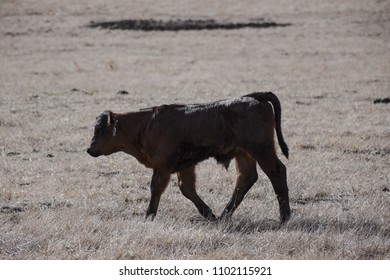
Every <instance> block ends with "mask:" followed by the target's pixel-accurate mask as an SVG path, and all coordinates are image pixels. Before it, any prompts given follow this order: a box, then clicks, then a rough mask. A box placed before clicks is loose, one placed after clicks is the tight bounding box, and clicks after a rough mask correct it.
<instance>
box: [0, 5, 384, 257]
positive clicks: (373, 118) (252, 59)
mask: <svg viewBox="0 0 390 280" xmlns="http://www.w3.org/2000/svg"><path fill="white" fill-rule="evenodd" d="M228 2H229V3H224V4H221V2H220V1H185V3H184V2H183V4H182V5H181V6H178V5H176V4H174V1H164V4H162V2H161V4H160V2H158V3H156V1H115V4H114V3H113V2H112V1H105V0H99V1H2V3H1V4H0V37H1V40H0V50H1V52H0V57H1V64H0V65H1V66H0V112H1V114H0V139H1V141H0V155H1V156H0V172H1V176H0V259H389V258H390V226H389V225H390V191H389V189H390V186H389V180H390V178H389V175H388V173H389V164H390V142H389V139H390V126H389V123H390V114H389V105H388V104H385V103H379V104H377V103H375V104H374V100H376V99H379V98H381V99H384V98H387V97H389V95H390V80H389V77H390V63H389V61H390V47H389V38H390V33H389V30H390V20H389V16H388V15H389V14H390V9H389V4H388V2H387V1H363V0H361V1H343V2H342V4H340V1H330V0H329V1H307V0H300V1H293V3H292V1H287V2H286V3H285V2H284V1H276V2H275V1H251V0H247V1H228ZM149 18H155V19H163V20H171V19H205V20H207V19H213V20H217V21H231V22H246V21H250V20H253V19H259V18H263V19H266V20H270V21H274V22H279V23H291V25H290V26H286V27H278V28H268V29H250V28H247V29H237V30H211V31H207V30H202V31H181V32H156V31H151V32H142V31H120V30H116V31H107V30H101V29H90V28H88V27H87V25H88V24H89V23H90V22H91V21H105V20H107V21H109V20H121V19H149ZM120 90H126V91H127V92H129V94H128V95H122V94H117V92H118V91H120ZM268 90H270V91H273V92H275V93H276V94H277V95H278V96H279V98H280V99H281V102H282V109H283V116H282V122H283V123H282V126H283V131H284V135H285V139H286V142H287V143H288V144H289V147H290V150H291V159H290V160H288V161H287V160H283V161H284V162H285V163H286V165H287V168H288V176H289V177H288V182H289V187H290V194H291V204H292V209H293V215H292V219H291V221H290V222H289V223H287V224H286V225H285V226H283V227H280V226H279V224H278V222H277V220H278V218H279V217H278V212H277V204H276V198H275V195H274V193H273V191H272V187H271V185H270V183H269V181H268V180H267V179H266V178H265V176H264V175H263V174H262V175H261V176H260V179H259V181H258V182H257V183H256V184H255V186H254V187H253V189H252V190H251V191H250V192H249V193H248V195H247V197H246V198H245V200H244V202H243V204H242V205H241V206H240V207H239V208H238V210H237V211H236V213H235V214H234V216H233V217H232V220H231V221H229V222H226V223H223V224H218V225H216V224H212V223H208V222H206V221H204V220H203V219H202V218H200V216H199V214H198V213H197V211H196V209H195V207H194V206H193V205H192V203H191V202H190V201H188V200H187V199H185V198H184V197H183V196H182V195H181V194H180V192H179V190H178V188H177V185H176V177H175V176H172V182H171V183H170V186H169V187H168V189H167V191H166V193H164V195H163V197H162V201H161V204H160V209H159V213H158V216H157V217H156V219H155V220H154V221H153V222H151V221H144V213H145V211H146V207H147V204H148V199H149V188H148V185H149V182H150V177H151V171H150V170H147V169H146V168H144V167H143V166H141V165H140V164H138V163H137V162H136V161H135V160H134V159H133V158H130V157H129V156H127V155H125V154H116V155H113V156H110V157H106V158H99V159H94V158H92V157H90V156H88V155H87V153H86V152H85V149H86V147H87V146H88V144H89V140H90V137H91V136H92V129H93V124H94V120H95V117H96V116H97V115H98V114H100V113H101V112H102V111H103V110H105V109H111V110H113V111H119V112H124V111H130V110H135V109H138V108H141V107H146V106H152V105H157V104H162V103H173V102H179V101H180V102H207V101H212V100H217V99H224V98H229V97H234V96H239V95H241V94H245V93H249V92H252V91H268ZM197 170H198V185H199V188H198V189H199V193H200V195H201V196H202V197H203V198H204V199H205V201H206V202H207V203H208V204H209V205H210V206H211V207H212V209H213V210H214V212H215V213H216V214H220V213H221V211H222V209H223V207H224V206H225V204H226V203H227V201H228V200H229V197H230V195H231V193H232V191H233V186H234V177H235V174H234V166H231V168H230V169H229V171H228V172H226V171H225V170H224V169H223V168H222V167H220V166H217V165H216V163H215V162H214V161H211V160H210V161H206V162H204V163H202V164H201V165H199V166H198V169H197Z"/></svg>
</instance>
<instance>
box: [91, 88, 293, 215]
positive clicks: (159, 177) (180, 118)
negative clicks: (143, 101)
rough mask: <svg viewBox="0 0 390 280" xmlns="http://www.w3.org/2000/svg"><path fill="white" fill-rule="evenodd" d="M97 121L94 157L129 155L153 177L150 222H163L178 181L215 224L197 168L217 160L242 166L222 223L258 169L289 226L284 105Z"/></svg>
mask: <svg viewBox="0 0 390 280" xmlns="http://www.w3.org/2000/svg"><path fill="white" fill-rule="evenodd" d="M97 120H98V121H97V123H96V126H95V134H94V137H93V139H92V143H91V146H90V147H89V148H88V153H89V154H90V155H92V156H95V157H96V156H100V155H109V154H112V153H114V152H119V151H123V152H125V153H128V154H130V155H132V156H134V157H135V158H136V159H137V160H138V161H139V162H141V163H142V164H144V165H145V166H146V167H149V168H152V169H153V177H152V181H151V201H150V204H149V207H148V210H147V216H152V217H154V216H155V215H156V213H157V208H158V204H159V200H160V196H161V194H162V193H163V191H164V190H165V188H166V186H167V184H168V182H169V178H170V174H172V173H177V175H178V179H179V187H180V190H181V191H182V193H183V195H184V196H185V197H187V198H188V199H190V200H191V201H192V202H193V203H194V204H195V206H196V207H197V209H198V210H199V212H200V213H201V214H202V215H203V216H204V217H205V218H208V219H210V220H215V219H216V217H215V215H214V214H213V212H212V210H211V209H210V208H209V207H208V206H207V205H206V204H205V203H204V202H203V200H202V199H201V198H200V197H199V196H198V195H197V193H196V190H195V180H196V179H195V165H196V164H197V163H199V162H201V161H203V160H205V159H207V158H210V157H214V158H215V159H216V160H217V162H218V163H221V164H223V165H224V166H225V167H226V168H227V167H228V166H229V163H230V161H231V160H232V159H233V158H235V160H236V170H237V182H236V188H235V191H234V193H233V196H232V198H231V200H230V202H229V203H228V204H227V206H226V208H225V210H224V211H223V213H222V215H221V218H227V217H230V216H231V215H232V214H233V212H234V210H235V209H236V208H237V207H238V205H239V204H240V203H241V201H242V200H243V198H244V196H245V194H246V193H247V191H248V190H249V189H250V188H251V187H252V185H253V184H254V183H255V182H256V180H257V171H256V162H257V163H258V164H259V165H260V167H261V168H262V170H263V171H264V172H265V174H266V175H267V176H268V178H269V179H270V180H271V183H272V185H273V187H274V190H275V193H276V196H277V199H278V202H279V210H280V215H281V221H282V222H285V221H287V220H288V219H289V217H290V206H289V197H288V188H287V181H286V168H285V166H284V164H283V163H282V162H281V161H280V160H279V159H278V157H277V155H276V151H275V145H274V130H275V131H276V135H277V139H278V142H279V145H280V147H281V150H282V152H283V154H284V155H285V156H286V157H288V147H287V145H286V143H285V142H284V139H283V135H282V130H281V108H280V103H279V100H278V98H277V97H276V96H275V95H274V94H273V93H271V92H265V93H252V94H248V95H244V96H242V97H239V98H236V99H231V100H222V101H217V102H212V103H206V104H192V105H181V104H172V105H162V106H156V107H151V108H146V109H141V110H140V111H138V112H130V113H126V114H114V113H112V112H109V111H108V112H104V113H103V114H102V115H101V116H100V117H98V119H97Z"/></svg>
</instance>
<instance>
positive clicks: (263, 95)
mask: <svg viewBox="0 0 390 280" xmlns="http://www.w3.org/2000/svg"><path fill="white" fill-rule="evenodd" d="M245 96H247V97H252V98H254V99H256V100H257V101H260V102H263V101H266V102H267V101H268V102H270V103H271V104H272V106H273V107H274V115H275V130H276V136H277V138H278V142H279V146H280V148H281V150H282V152H283V154H284V155H285V156H286V158H288V146H287V144H286V142H284V138H283V134H282V127H281V124H280V123H281V119H282V109H281V106H280V101H279V99H278V97H277V96H276V95H275V94H273V93H272V92H254V93H251V94H248V95H245Z"/></svg>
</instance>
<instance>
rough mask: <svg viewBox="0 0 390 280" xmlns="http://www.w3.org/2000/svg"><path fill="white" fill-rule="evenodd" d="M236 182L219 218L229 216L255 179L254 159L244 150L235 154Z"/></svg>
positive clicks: (256, 176)
mask: <svg viewBox="0 0 390 280" xmlns="http://www.w3.org/2000/svg"><path fill="white" fill-rule="evenodd" d="M236 173H237V182H236V188H235V189H234V192H233V196H232V198H231V199H230V201H229V203H228V204H227V205H226V207H225V210H223V212H222V215H221V217H220V219H221V220H223V219H226V218H229V217H231V216H232V215H233V212H234V211H235V210H236V209H237V207H238V205H240V203H241V202H242V200H243V199H244V196H245V194H246V193H247V192H248V191H249V190H250V188H251V187H252V186H253V184H254V183H255V182H256V181H257V178H258V175H257V171H256V161H255V160H254V159H253V158H252V157H250V156H249V155H248V154H247V153H245V152H239V153H238V154H237V155H236Z"/></svg>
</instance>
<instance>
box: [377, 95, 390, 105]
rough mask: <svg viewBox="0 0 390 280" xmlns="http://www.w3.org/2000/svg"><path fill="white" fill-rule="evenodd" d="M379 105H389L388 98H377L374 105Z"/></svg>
mask: <svg viewBox="0 0 390 280" xmlns="http://www.w3.org/2000/svg"><path fill="white" fill-rule="evenodd" d="M380 103H383V104H389V103H390V98H389V97H387V98H377V99H375V100H374V104H380Z"/></svg>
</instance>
